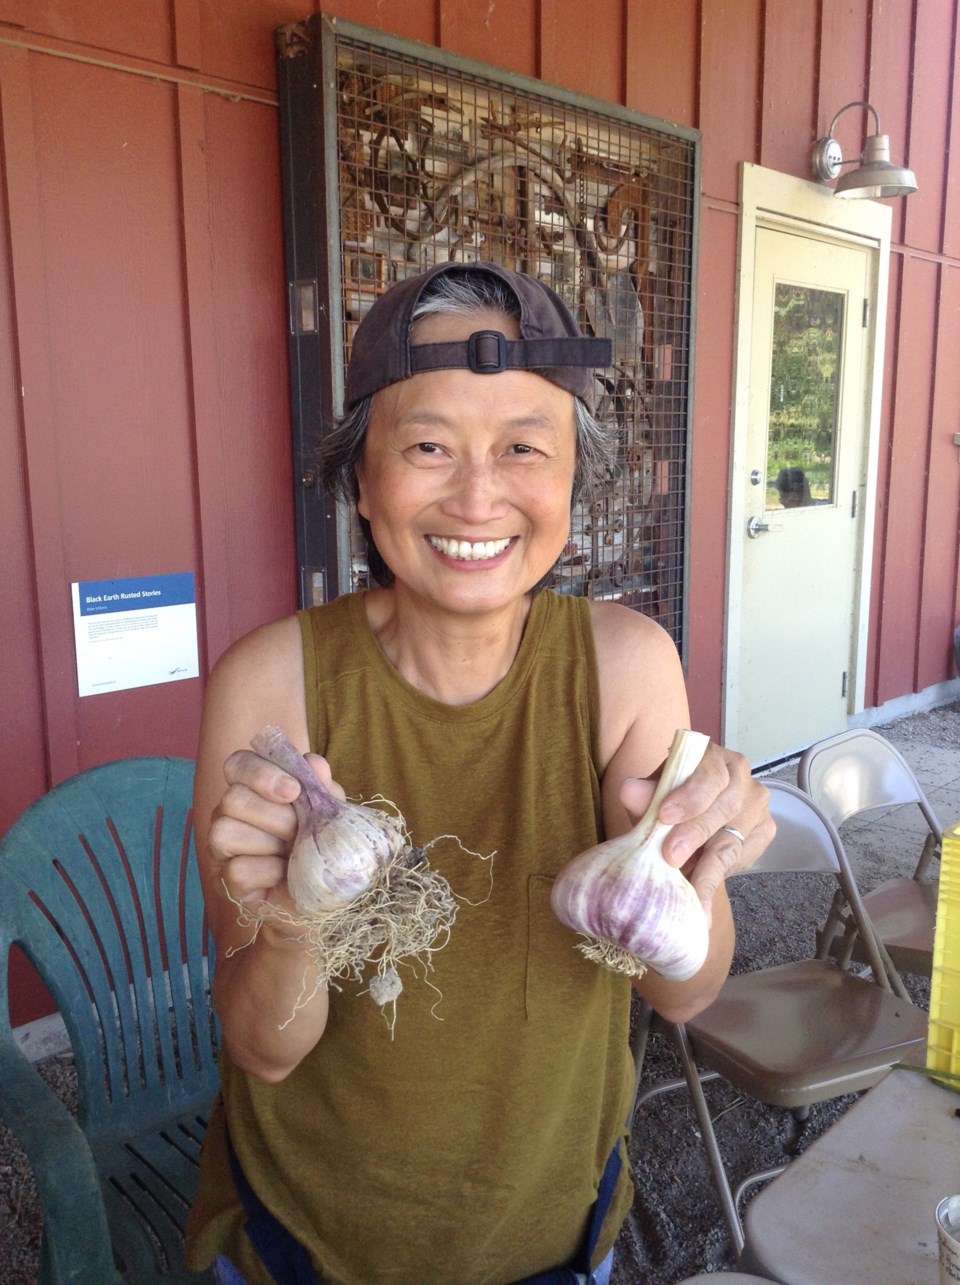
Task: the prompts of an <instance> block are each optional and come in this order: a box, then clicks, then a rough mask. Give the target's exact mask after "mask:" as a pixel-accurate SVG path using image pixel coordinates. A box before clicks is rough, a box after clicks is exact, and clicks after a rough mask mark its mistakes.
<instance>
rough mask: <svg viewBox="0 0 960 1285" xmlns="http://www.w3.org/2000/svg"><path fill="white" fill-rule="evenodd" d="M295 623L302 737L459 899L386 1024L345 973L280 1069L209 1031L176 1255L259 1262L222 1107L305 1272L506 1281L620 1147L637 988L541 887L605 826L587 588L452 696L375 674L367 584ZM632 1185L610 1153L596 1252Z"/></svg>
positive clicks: (536, 618) (554, 606)
mask: <svg viewBox="0 0 960 1285" xmlns="http://www.w3.org/2000/svg"><path fill="white" fill-rule="evenodd" d="M300 620H301V625H302V632H303V639H304V660H305V676H306V692H307V711H308V716H309V726H310V728H311V741H312V748H313V749H314V750H315V751H316V752H317V753H321V754H323V755H324V756H325V757H326V758H327V759H328V760H329V762H330V764H331V768H332V770H333V775H334V777H335V779H336V780H337V781H339V782H340V784H341V785H342V786H343V787H344V789H345V791H346V793H347V796H348V797H349V798H353V799H363V800H366V801H369V800H371V799H373V798H375V797H376V796H381V797H385V798H387V799H390V800H391V801H392V802H393V803H395V804H396V805H397V806H398V807H399V808H400V810H401V811H402V813H403V815H404V818H405V821H406V824H407V827H408V829H409V833H410V837H411V841H412V842H413V843H414V844H416V845H418V846H422V845H425V844H428V843H430V841H431V840H434V839H438V838H439V841H438V842H437V843H435V844H434V845H433V846H431V847H430V849H429V853H428V859H429V861H430V863H431V865H432V866H434V867H435V868H436V869H438V870H439V871H441V873H443V874H444V875H445V876H446V878H447V879H448V880H449V882H450V884H451V887H452V889H453V891H454V893H455V895H456V896H457V898H458V902H459V906H458V911H457V917H456V921H455V923H454V926H453V930H452V933H451V936H450V939H449V942H448V943H447V944H446V945H445V946H444V947H443V948H442V949H441V950H439V951H438V952H437V953H436V954H434V955H433V957H432V967H431V969H430V971H429V972H426V971H425V970H424V969H423V968H422V967H417V966H412V967H403V968H401V977H402V981H403V986H404V989H403V992H402V993H401V995H400V996H399V999H398V1000H397V1007H396V1025H395V1030H394V1033H393V1036H392V1037H391V1033H390V1030H389V1028H388V1026H387V1024H386V1021H385V1018H384V1015H383V1013H382V1012H381V1010H380V1009H379V1008H378V1007H377V1005H376V1004H375V1003H374V1002H373V1000H372V999H371V997H370V996H369V994H368V993H366V988H367V982H366V981H361V982H360V983H358V984H353V983H338V986H337V988H336V989H331V992H330V1015H329V1020H328V1024H327V1028H326V1031H325V1033H324V1035H323V1037H322V1039H321V1040H320V1041H319V1042H318V1044H317V1045H316V1047H315V1048H314V1049H313V1050H312V1051H311V1052H310V1053H309V1054H308V1055H307V1057H305V1058H304V1059H303V1061H302V1062H301V1063H300V1064H299V1065H298V1066H297V1067H296V1068H295V1069H294V1070H293V1071H292V1072H291V1073H290V1075H289V1076H288V1077H287V1078H286V1079H285V1080H283V1081H282V1082H281V1083H278V1084H266V1083H263V1082H261V1081H259V1080H257V1079H255V1078H254V1077H252V1076H249V1075H247V1074H246V1073H244V1072H242V1071H240V1070H239V1069H238V1068H237V1067H235V1066H234V1065H233V1064H232V1062H231V1060H230V1057H229V1054H228V1053H226V1052H224V1054H223V1056H222V1058H221V1082H222V1103H218V1106H217V1108H216V1109H215V1111H214V1113H213V1116H212V1118H211V1122H210V1127H209V1130H208V1134H207V1138H206V1141H205V1144H204V1151H203V1158H202V1164H201V1180H200V1190H199V1194H198V1197H197V1200H196V1202H195V1204H194V1208H193V1210H192V1211H191V1215H190V1220H189V1226H188V1262H189V1263H190V1265H191V1266H193V1267H194V1268H201V1267H205V1266H206V1265H207V1264H209V1263H210V1261H211V1260H212V1258H213V1257H214V1255H215V1254H217V1253H224V1254H226V1255H227V1256H228V1257H229V1258H230V1259H231V1260H232V1261H233V1262H234V1263H235V1264H236V1265H237V1267H238V1268H239V1269H240V1271H241V1272H242V1273H243V1275H244V1276H245V1278H246V1279H247V1280H248V1281H250V1282H261V1281H262V1282H264V1283H265V1285H266V1283H268V1282H269V1280H270V1278H269V1276H268V1275H267V1273H266V1271H265V1269H264V1268H263V1266H262V1264H260V1262H259V1259H258V1258H257V1257H256V1255H255V1254H254V1252H253V1250H252V1249H251V1247H250V1245H249V1242H248V1241H247V1238H246V1236H245V1235H244V1234H243V1232H242V1230H241V1229H242V1223H243V1216H242V1211H241V1210H240V1208H239V1203H238V1200H237V1196H236V1194H235V1191H234V1188H233V1184H232V1181H231V1178H230V1172H229V1168H228V1163H227V1159H226V1154H225V1145H224V1138H223V1113H224V1112H225V1113H226V1116H227V1118H228V1119H229V1127H230V1136H231V1140H232V1142H233V1145H234V1148H235V1150H236V1153H237V1156H238V1158H239V1160H240V1164H241V1166H242V1168H243V1171H244V1173H245V1175H246V1177H247V1180H248V1181H249V1183H250V1184H251V1186H253V1187H254V1189H255V1190H256V1192H257V1194H258V1196H259V1197H260V1199H261V1200H262V1201H263V1202H264V1204H266V1205H267V1206H268V1208H269V1209H270V1210H271V1212H272V1213H273V1214H274V1215H275V1216H276V1217H277V1218H279V1219H280V1221H281V1222H283V1223H284V1225H285V1226H286V1227H287V1228H288V1229H289V1230H290V1231H291V1232H292V1233H293V1234H294V1235H295V1236H296V1237H297V1239H298V1240H300V1241H301V1243H302V1244H304V1245H305V1246H306V1247H307V1248H308V1250H309V1252H310V1254H311V1257H312V1260H313V1262H314V1266H315V1268H316V1270H317V1273H318V1276H320V1277H322V1279H323V1280H324V1281H329V1282H336V1283H337V1285H340V1283H343V1285H373V1283H379V1282H395V1283H396V1285H509V1283H510V1282H514V1281H518V1280H521V1279H522V1278H523V1277H525V1276H528V1275H532V1274H534V1273H536V1272H538V1271H544V1270H546V1269H548V1268H551V1267H557V1266H560V1265H562V1264H563V1263H565V1262H567V1261H568V1260H569V1259H571V1258H572V1257H573V1255H574V1254H575V1252H576V1250H577V1247H578V1245H579V1243H580V1241H581V1238H582V1235H583V1233H584V1230H585V1227H586V1223H587V1220H588V1217H589V1213H590V1207H591V1205H592V1203H593V1201H594V1198H595V1196H596V1192H597V1186H598V1183H599V1180H600V1177H601V1174H602V1172H603V1168H604V1165H605V1162H606V1160H607V1158H608V1156H609V1154H610V1151H611V1150H612V1148H613V1147H614V1146H620V1147H621V1149H622V1154H623V1155H624V1159H625V1138H626V1115H627V1110H628V1107H629V1102H630V1095H631V1093H632V1089H633V1064H632V1061H631V1059H630V1055H629V1050H628V1034H629V1010H630V984H629V982H628V981H627V980H626V979H625V978H623V977H620V976H617V975H615V974H613V973H610V972H608V971H607V970H606V969H603V968H600V967H598V966H597V965H595V964H591V963H589V962H588V961H587V960H585V959H584V958H583V956H582V955H581V954H580V952H579V951H578V950H577V949H576V948H575V947H576V942H577V937H576V935H575V934H574V933H572V932H571V931H570V930H569V929H567V928H565V927H564V926H563V925H561V924H560V923H559V921H558V920H557V919H556V918H555V916H554V915H553V913H552V910H551V908H550V887H551V883H552V880H553V878H554V876H555V875H556V874H557V873H558V871H559V870H560V869H561V868H562V866H563V865H565V864H566V862H567V861H569V860H570V859H571V858H572V857H574V856H575V855H576V854H577V853H579V852H581V851H583V850H584V849H585V848H587V847H590V846H591V845H593V844H595V843H596V842H598V840H599V839H600V838H601V837H602V831H601V812H600V783H599V773H598V767H597V763H598V751H597V737H598V726H599V684H598V678H597V670H596V656H595V651H594V643H593V634H592V629H591V624H590V617H589V605H588V604H587V602H586V601H584V600H582V599H576V598H572V597H566V596H560V595H556V594H554V593H551V592H549V591H545V592H543V593H540V594H538V595H537V596H536V597H535V598H534V600H533V603H532V606H531V609H530V613H529V616H528V619H527V623H526V627H525V630H524V634H523V638H522V640H521V644H520V648H519V651H518V654H517V657H516V659H515V661H514V664H513V666H512V668H511V670H510V672H509V673H508V674H507V675H506V677H505V678H504V679H503V680H502V682H500V684H499V685H498V686H497V687H495V688H494V689H493V691H491V692H490V693H489V694H488V695H487V696H485V697H483V698H482V699H481V700H479V701H477V702H475V703H473V704H469V705H464V706H453V705H446V704H443V703H442V702H439V701H436V700H433V699H432V698H430V697H428V696H426V695H424V694H423V693H422V692H420V691H419V690H418V689H416V688H415V687H413V686H412V685H411V684H409V683H407V682H406V680H405V679H403V678H402V677H401V676H400V675H399V674H398V673H397V671H396V670H394V669H393V667H392V666H391V665H390V663H389V662H388V661H387V659H386V658H385V656H384V655H383V653H382V652H381V651H380V648H379V646H378V644H377V642H376V640H375V638H374V637H373V634H372V632H371V630H370V628H369V625H368V623H367V618H366V610H365V606H364V596H363V595H362V594H352V595H346V596H344V597H341V598H338V599H336V600H335V601H333V602H332V603H330V604H328V605H326V606H323V607H316V608H311V609H309V610H308V611H304V612H301V613H300ZM440 836H456V838H457V840H459V842H456V841H455V840H454V839H453V838H441V837H440ZM466 850H469V851H466ZM471 853H472V854H479V855H471ZM491 854H493V855H492V856H491ZM483 858H489V859H483ZM294 1020H296V1018H294ZM631 1198H632V1186H631V1182H630V1178H629V1167H628V1165H627V1164H624V1166H623V1169H622V1171H621V1176H620V1180H619V1184H618V1187H617V1190H616V1192H615V1195H614V1198H613V1202H612V1205H611V1209H610V1211H609V1213H608V1215H607V1218H606V1220H605V1223H604V1227H603V1231H602V1233H601V1236H600V1240H599V1243H598V1245H597V1248H596V1251H595V1253H594V1263H595V1264H596V1263H597V1262H600V1261H601V1260H602V1259H603V1257H605V1256H606V1254H607V1253H608V1252H609V1251H610V1249H611V1248H612V1246H613V1243H614V1240H615V1239H616V1236H617V1232H618V1230H619V1228H620V1225H621V1223H622V1220H623V1218H624V1216H625V1214H626V1210H627V1208H628V1207H629V1203H630V1201H631Z"/></svg>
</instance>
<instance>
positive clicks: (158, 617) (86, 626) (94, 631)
mask: <svg viewBox="0 0 960 1285" xmlns="http://www.w3.org/2000/svg"><path fill="white" fill-rule="evenodd" d="M70 588H71V592H72V594H73V632H74V638H75V640H76V646H77V683H78V686H79V690H80V695H81V696H97V695H99V694H100V693H101V692H116V691H122V690H124V689H125V688H130V687H152V686H153V685H154V684H156V683H176V682H179V681H180V680H181V679H183V678H198V677H199V675H200V663H199V657H198V654H197V602H196V593H195V590H194V587H193V574H192V572H183V573H181V574H178V575H170V576H138V577H136V578H134V579H129V580H86V581H81V582H79V583H75V584H72V585H71V586H70Z"/></svg>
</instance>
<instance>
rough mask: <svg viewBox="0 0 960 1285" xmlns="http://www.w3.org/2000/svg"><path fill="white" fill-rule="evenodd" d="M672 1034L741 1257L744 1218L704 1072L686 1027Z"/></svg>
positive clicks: (721, 1201) (676, 1027)
mask: <svg viewBox="0 0 960 1285" xmlns="http://www.w3.org/2000/svg"><path fill="white" fill-rule="evenodd" d="M671 1033H672V1035H673V1039H674V1042H675V1046H676V1049H677V1052H678V1053H679V1055H680V1061H681V1063H682V1065H683V1074H684V1077H685V1079H686V1082H687V1089H688V1091H689V1093H690V1098H691V1100H692V1102H693V1109H694V1111H695V1112H696V1114H697V1120H698V1121H699V1124H700V1135H701V1137H702V1139H703V1145H704V1147H705V1148H706V1152H707V1160H708V1162H709V1164H710V1172H711V1173H712V1175H713V1184H714V1186H715V1187H716V1190H717V1195H718V1197H719V1199H720V1205H721V1208H722V1210H723V1217H724V1221H725V1222H726V1224H727V1231H728V1232H729V1235H730V1239H731V1241H732V1242H733V1247H734V1249H735V1251H736V1254H737V1257H738V1258H739V1257H740V1255H741V1253H742V1252H743V1245H744V1235H743V1224H742V1223H741V1221H740V1215H739V1213H738V1212H737V1205H736V1201H735V1200H734V1196H733V1192H732V1191H731V1190H730V1183H729V1181H728V1179H727V1172H726V1169H725V1168H724V1166H723V1157H722V1156H721V1154H720V1147H719V1145H718V1144H717V1136H716V1134H715V1133H714V1131H713V1121H712V1120H711V1118H710V1108H709V1107H708V1105H707V1099H706V1098H705V1097H704V1093H703V1086H702V1084H701V1080H700V1072H699V1071H698V1070H697V1064H696V1062H695V1060H694V1057H693V1050H692V1048H691V1047H690V1040H689V1037H688V1036H687V1031H686V1027H684V1026H682V1025H674V1026H673V1027H672V1028H671Z"/></svg>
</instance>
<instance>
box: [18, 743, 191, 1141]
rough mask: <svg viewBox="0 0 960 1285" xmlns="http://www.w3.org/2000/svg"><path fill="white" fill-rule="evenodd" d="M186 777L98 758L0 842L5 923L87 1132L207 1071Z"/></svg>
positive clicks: (173, 764) (158, 761)
mask: <svg viewBox="0 0 960 1285" xmlns="http://www.w3.org/2000/svg"><path fill="white" fill-rule="evenodd" d="M192 780H193V764H192V763H191V762H189V761H188V760H182V759H162V758H144V759H129V760H124V761H122V762H118V763H110V764H105V765H104V766H102V767H99V768H93V769H91V770H89V771H87V772H84V773H83V774H81V775H80V776H78V777H74V778H72V779H71V780H70V781H67V782H64V783H63V784H62V785H60V786H58V787H56V788H55V789H53V790H52V791H50V792H49V794H47V795H46V796H44V798H43V799H41V800H39V801H38V802H37V803H36V804H34V805H33V807H31V808H29V809H28V810H27V811H26V813H24V815H23V816H22V817H21V819H20V820H19V821H18V822H17V824H16V825H15V826H14V827H13V829H12V830H11V831H10V832H9V834H8V835H7V836H6V837H5V838H4V840H3V841H2V844H0V881H12V882H13V883H15V884H16V885H17V889H18V891H17V892H12V896H11V898H10V902H11V903H13V902H15V903H16V904H17V905H18V906H19V913H18V917H17V922H16V924H15V926H13V928H12V929H11V928H10V926H9V925H8V928H7V933H8V935H9V936H10V938H11V939H12V940H14V941H16V943H17V945H18V946H20V948H21V949H22V950H23V951H24V953H25V954H26V955H27V957H28V958H29V959H30V960H31V962H32V963H33V965H34V967H35V968H36V969H37V971H38V972H39V974H40V976H41V977H42V979H43V981H44V983H45V984H46V985H47V987H48V989H49V990H50V992H51V994H52V995H53V998H54V1000H55V1002H56V1004H57V1007H58V1009H59V1011H60V1014H61V1016H62V1017H63V1020H64V1023H65V1025H66V1027H67V1030H68V1033H69V1035H70V1039H71V1042H72V1044H73V1049H74V1053H75V1056H76V1061H77V1073H78V1082H79V1090H80V1119H81V1123H82V1125H83V1127H84V1128H85V1130H86V1131H87V1133H88V1135H89V1136H91V1137H94V1136H96V1134H97V1132H98V1131H99V1130H108V1131H110V1132H115V1131H116V1130H117V1129H118V1128H119V1127H122V1123H123V1121H124V1119H125V1118H131V1119H134V1118H135V1119H136V1121H137V1123H138V1124H142V1122H143V1120H144V1119H145V1118H149V1117H150V1116H151V1115H156V1116H157V1117H162V1116H163V1115H166V1114H167V1113H168V1112H169V1109H170V1104H171V1103H173V1102H180V1101H183V1100H184V1099H185V1098H186V1097H189V1096H191V1095H193V1094H195V1095H196V1096H197V1097H198V1098H199V1097H202V1096H204V1095H207V1096H208V1095H209V1086H210V1084H211V1082H212V1080H214V1079H215V1075H216V1070H215V1062H216V1035H215V1030H214V1029H213V1026H212V1022H211V1019H210V1017H209V1006H208V1002H207V997H206V990H205V987H204V983H203V977H204V971H203V967H202V955H203V951H204V945H205V927H204V921H203V905H202V897H201V895H200V888H199V876H198V873H197V869H196V861H195V858H194V853H193V837H192V825H191V818H190V798H191V791H192ZM198 964H199V965H200V966H198ZM185 969H186V970H187V971H188V972H189V975H190V981H189V982H188V981H187V979H186V976H185ZM91 1009H92V1010H93V1013H94V1014H95V1021H93V1022H91V1021H90V1015H91Z"/></svg>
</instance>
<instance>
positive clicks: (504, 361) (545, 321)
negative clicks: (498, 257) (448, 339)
mask: <svg viewBox="0 0 960 1285" xmlns="http://www.w3.org/2000/svg"><path fill="white" fill-rule="evenodd" d="M448 272H454V273H458V274H460V275H466V276H475V275H487V276H494V277H498V278H499V279H500V280H501V281H503V282H504V283H505V284H506V285H507V286H508V288H509V289H510V291H511V292H512V293H513V295H514V297H515V298H516V300H517V303H518V304H519V306H520V317H519V323H520V334H521V338H520V339H507V338H506V337H505V336H504V335H502V334H501V333H500V331H499V330H478V331H476V332H475V333H474V334H472V335H471V336H470V338H469V339H467V340H463V341H461V342H459V343H442V344H412V343H411V342H410V336H411V330H412V327H413V321H412V318H413V312H414V309H415V308H416V306H417V303H418V301H419V299H420V297H421V295H422V294H423V292H424V290H425V288H426V287H427V286H428V285H429V284H430V282H431V281H432V280H433V279H434V277H438V276H440V275H441V274H442V273H448ZM611 357H612V351H611V343H610V340H609V339H588V338H586V337H585V336H584V335H583V333H582V332H581V330H580V327H579V326H578V325H577V323H576V321H575V319H574V316H573V314H572V313H571V311H570V309H569V308H568V307H567V305H566V304H565V303H564V302H563V300H562V299H561V298H560V296H559V295H558V294H555V293H554V291H553V290H551V289H550V287H549V286H547V285H544V283H543V282H542V281H538V280H537V279H536V277H529V276H527V275H526V274H525V273H522V272H513V271H511V270H510V269H509V268H503V267H501V266H500V265H499V264H496V263H485V262H481V263H439V264H437V266H436V267H434V268H430V269H429V271H427V272H423V273H421V274H420V275H419V276H415V277H407V278H406V279H405V280H404V281H399V282H397V284H396V285H395V286H391V287H390V289H389V290H388V291H387V292H386V294H383V295H381V296H380V298H379V299H378V300H377V301H376V303H375V304H374V305H373V307H372V308H371V309H370V311H369V312H368V313H367V315H366V316H365V317H364V318H363V320H362V321H361V323H360V325H359V326H358V327H357V332H356V334H355V335H354V339H353V349H352V352H351V356H350V365H349V369H348V370H347V380H346V390H345V394H344V410H345V411H349V410H351V409H352V408H353V407H354V406H355V405H356V404H357V402H359V401H361V400H362V399H363V398H364V397H370V396H371V395H372V394H373V393H376V392H379V390H380V389H381V388H386V387H387V386H388V385H390V384H397V383H399V382H400V381H401V380H403V379H409V378H410V376H411V375H416V374H419V373H420V372H421V371H425V370H450V369H454V370H457V369H463V370H472V371H475V372H476V373H477V374H480V375H495V374H497V373H498V372H500V371H502V370H531V371H533V372H535V373H536V374H538V375H542V376H543V377H544V379H549V380H550V381H551V383H554V384H558V385H559V386H560V387H561V388H565V389H566V390H567V392H569V393H573V394H574V395H575V396H576V397H580V398H582V399H583V400H584V401H585V402H586V403H587V405H588V406H590V407H592V406H593V398H594V378H593V372H594V370H595V369H596V368H597V367H599V366H609V365H610V362H611Z"/></svg>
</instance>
